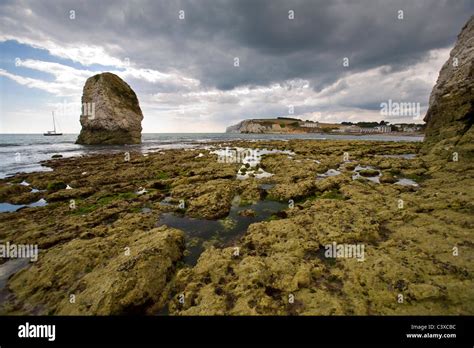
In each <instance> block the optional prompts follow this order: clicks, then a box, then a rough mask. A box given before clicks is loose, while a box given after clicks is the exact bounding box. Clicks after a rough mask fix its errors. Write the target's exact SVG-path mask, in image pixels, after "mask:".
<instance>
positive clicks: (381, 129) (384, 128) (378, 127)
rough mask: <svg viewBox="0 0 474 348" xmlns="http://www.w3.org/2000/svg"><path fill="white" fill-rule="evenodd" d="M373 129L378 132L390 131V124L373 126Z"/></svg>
mask: <svg viewBox="0 0 474 348" xmlns="http://www.w3.org/2000/svg"><path fill="white" fill-rule="evenodd" d="M375 130H376V131H377V132H378V133H390V132H391V131H392V127H390V126H386V125H384V126H377V127H375Z"/></svg>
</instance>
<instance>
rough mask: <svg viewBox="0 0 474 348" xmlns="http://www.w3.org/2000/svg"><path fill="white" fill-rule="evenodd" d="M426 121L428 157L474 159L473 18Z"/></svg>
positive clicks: (440, 82) (453, 53)
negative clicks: (456, 154) (456, 156)
mask: <svg viewBox="0 0 474 348" xmlns="http://www.w3.org/2000/svg"><path fill="white" fill-rule="evenodd" d="M424 120H425V121H426V122H427V127H426V137H425V143H426V146H425V151H426V152H427V153H431V154H434V155H437V156H444V157H452V154H453V152H457V153H458V155H459V156H463V157H467V158H470V159H471V160H472V159H474V127H473V124H474V16H472V17H471V18H470V19H469V21H468V22H467V23H466V25H465V26H464V27H463V28H462V31H461V33H460V34H459V35H458V39H457V42H456V44H455V46H454V48H453V49H452V51H451V53H450V55H449V59H448V60H447V61H446V63H444V65H443V67H442V69H441V71H440V73H439V77H438V81H437V82H436V85H435V87H434V88H433V91H432V92H431V96H430V102H429V109H428V111H427V114H426V116H425V118H424Z"/></svg>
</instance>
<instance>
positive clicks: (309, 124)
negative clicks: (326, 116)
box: [300, 122, 320, 128]
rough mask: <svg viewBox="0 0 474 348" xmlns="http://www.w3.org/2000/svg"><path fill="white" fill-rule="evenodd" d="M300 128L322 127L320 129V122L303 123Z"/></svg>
mask: <svg viewBox="0 0 474 348" xmlns="http://www.w3.org/2000/svg"><path fill="white" fill-rule="evenodd" d="M300 127H305V128H320V127H319V122H302V123H300Z"/></svg>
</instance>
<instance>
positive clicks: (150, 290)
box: [0, 227, 184, 315]
mask: <svg viewBox="0 0 474 348" xmlns="http://www.w3.org/2000/svg"><path fill="white" fill-rule="evenodd" d="M123 234H124V233H116V234H113V235H112V236H108V237H105V238H92V239H79V238H77V239H74V240H72V241H70V242H68V243H66V244H63V245H59V246H57V247H55V248H51V249H49V250H48V251H46V252H45V254H44V255H42V256H41V258H40V259H39V261H38V262H37V263H35V264H34V265H33V266H31V267H30V268H29V269H28V271H26V270H25V271H22V272H19V273H17V274H16V275H15V276H14V277H13V278H12V279H11V283H10V291H11V292H12V293H13V294H14V295H15V296H14V300H13V299H12V300H11V302H8V303H5V304H4V308H3V311H6V312H10V313H20V314H32V313H36V314H59V315H85V314H88V315H121V314H143V313H148V314H150V313H152V312H156V311H157V310H159V309H160V308H161V307H162V306H163V304H164V303H165V301H166V300H167V297H168V294H169V291H170V281H171V280H172V279H173V277H174V272H175V271H176V266H177V263H178V261H179V260H180V259H181V258H182V256H183V251H184V235H183V233H182V232H181V231H179V230H175V229H169V228H166V227H160V228H155V229H152V230H149V231H138V230H136V231H134V232H133V233H130V235H129V236H124V235H123ZM0 312H2V310H0Z"/></svg>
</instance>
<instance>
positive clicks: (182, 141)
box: [0, 133, 423, 179]
mask: <svg viewBox="0 0 474 348" xmlns="http://www.w3.org/2000/svg"><path fill="white" fill-rule="evenodd" d="M77 136H78V134H63V135H60V136H49V137H46V136H44V135H42V134H0V179H3V178H6V177H9V176H12V175H15V174H16V173H31V172H37V171H51V168H49V167H46V166H43V165H42V164H41V162H42V161H45V160H48V159H51V157H52V156H53V155H62V156H63V157H75V156H82V155H88V154H100V153H114V152H117V153H118V152H125V151H140V152H142V153H148V152H155V151H162V150H167V149H180V148H193V147H203V146H205V144H206V143H210V142H216V141H219V142H220V141H233V140H253V141H258V140H291V139H314V140H325V139H327V140H331V139H333V140H373V141H422V140H423V136H403V135H383V134H380V135H333V134H316V133H307V134H240V133H144V134H142V143H141V144H137V145H117V146H115V145H108V146H92V145H87V146H85V145H78V144H75V141H76V139H77Z"/></svg>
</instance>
